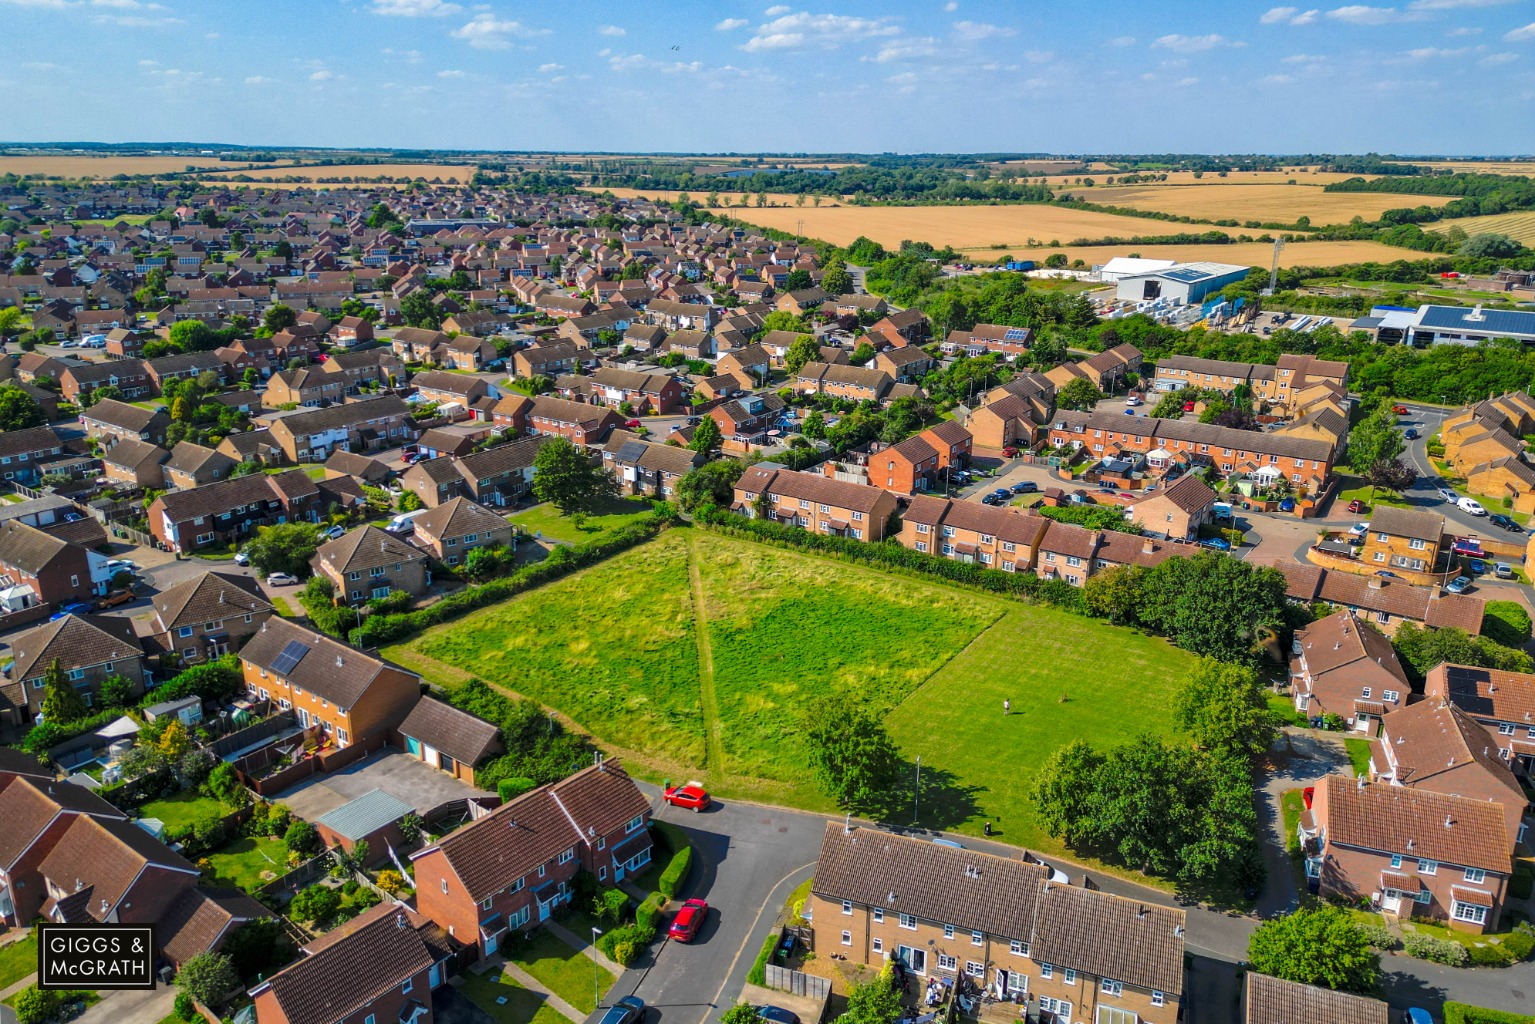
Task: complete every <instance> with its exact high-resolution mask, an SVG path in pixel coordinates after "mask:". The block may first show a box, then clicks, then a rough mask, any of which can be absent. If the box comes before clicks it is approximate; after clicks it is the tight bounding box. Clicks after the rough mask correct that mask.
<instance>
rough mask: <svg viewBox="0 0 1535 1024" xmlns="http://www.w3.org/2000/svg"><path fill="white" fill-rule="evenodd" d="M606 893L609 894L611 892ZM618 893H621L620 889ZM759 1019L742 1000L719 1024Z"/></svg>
mask: <svg viewBox="0 0 1535 1024" xmlns="http://www.w3.org/2000/svg"><path fill="white" fill-rule="evenodd" d="M608 891H609V892H611V891H612V890H608ZM618 891H619V892H623V890H622V889H620V890H618ZM615 909H617V910H618V911H619V913H622V912H623V908H622V907H618V908H615ZM761 1019H762V1018H761V1017H759V1016H758V1015H757V1008H756V1007H754V1006H752V1004H751V1003H748V1002H747V1001H746V1000H744V999H742V1000H741V1001H740V1002H738V1003H736V1004H735V1005H734V1006H732V1007H731V1008H730V1009H728V1010H726V1011H725V1012H724V1013H722V1014H721V1015H720V1024H758V1022H759V1021H760V1020H761Z"/></svg>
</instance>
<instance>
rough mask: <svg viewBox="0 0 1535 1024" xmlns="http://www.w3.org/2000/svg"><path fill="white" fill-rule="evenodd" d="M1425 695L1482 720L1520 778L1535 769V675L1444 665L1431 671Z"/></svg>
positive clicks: (1424, 687)
mask: <svg viewBox="0 0 1535 1024" xmlns="http://www.w3.org/2000/svg"><path fill="white" fill-rule="evenodd" d="M1423 693H1424V695H1425V696H1426V697H1428V698H1429V699H1430V700H1449V701H1452V702H1454V704H1455V706H1456V707H1457V708H1459V709H1460V710H1461V711H1463V712H1465V714H1467V715H1469V716H1470V717H1471V718H1472V719H1474V720H1475V721H1476V722H1478V723H1479V724H1480V725H1481V726H1482V728H1483V729H1485V730H1486V732H1487V736H1488V738H1489V739H1490V740H1491V741H1492V743H1493V745H1494V749H1495V750H1496V751H1497V755H1498V757H1500V758H1502V759H1503V761H1504V762H1505V763H1506V764H1507V765H1508V766H1509V768H1510V769H1511V770H1512V771H1513V772H1514V774H1515V775H1520V776H1525V777H1528V776H1529V774H1530V772H1531V770H1532V769H1535V675H1532V674H1529V673H1526V672H1504V671H1502V670H1500V669H1491V668H1475V667H1473V666H1470V665H1451V664H1448V663H1443V664H1439V665H1435V666H1434V667H1433V668H1431V669H1429V671H1428V677H1427V678H1426V679H1425V680H1424V681H1423Z"/></svg>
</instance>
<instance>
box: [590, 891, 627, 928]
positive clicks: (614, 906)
mask: <svg viewBox="0 0 1535 1024" xmlns="http://www.w3.org/2000/svg"><path fill="white" fill-rule="evenodd" d="M628 906H629V897H628V895H626V894H625V893H624V891H623V890H622V889H620V888H619V887H618V886H616V885H610V886H605V887H604V888H603V889H602V891H601V892H599V893H598V894H597V895H596V896H595V897H594V898H593V899H592V914H593V916H595V917H596V918H597V920H599V921H611V922H613V923H614V924H617V923H618V922H620V921H622V920H623V919H624V910H625V909H627V908H628Z"/></svg>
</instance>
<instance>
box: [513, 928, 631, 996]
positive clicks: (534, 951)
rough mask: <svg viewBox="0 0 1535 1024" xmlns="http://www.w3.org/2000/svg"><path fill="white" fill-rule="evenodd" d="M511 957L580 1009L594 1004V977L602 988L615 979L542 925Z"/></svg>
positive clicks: (609, 984) (605, 987) (552, 990)
mask: <svg viewBox="0 0 1535 1024" xmlns="http://www.w3.org/2000/svg"><path fill="white" fill-rule="evenodd" d="M512 961H513V963H515V964H516V965H517V966H518V967H521V968H522V969H523V970H525V971H527V972H528V973H529V974H531V975H533V977H535V978H537V979H538V980H539V981H540V982H542V983H543V984H544V985H545V986H547V987H548V989H549V991H551V992H553V993H554V994H555V995H557V996H559V997H560V998H561V999H563V1000H565V1001H566V1002H567V1003H569V1004H570V1005H571V1006H574V1007H575V1008H576V1009H578V1010H580V1011H582V1012H583V1013H591V1012H592V1011H593V1010H595V1009H596V1008H597V1003H596V1000H595V999H594V997H593V992H592V987H593V981H594V980H599V981H600V982H601V988H602V991H604V992H606V991H607V990H608V988H609V986H611V985H612V984H613V982H615V981H617V980H618V979H616V978H615V977H613V975H612V974H611V973H609V972H608V971H607V970H606V969H604V968H603V967H600V966H599V965H598V964H597V962H596V961H595V960H593V959H591V958H590V957H588V956H586V955H585V954H584V953H581V952H578V951H577V950H575V949H572V948H571V947H570V946H569V945H568V944H567V943H566V942H565V940H564V939H561V938H560V937H559V936H557V935H555V934H554V933H553V932H551V931H549V930H548V929H546V928H540V929H538V930H536V931H535V932H533V934H532V935H531V936H530V937H529V940H528V942H527V943H526V944H525V945H523V946H522V947H521V948H520V949H518V950H517V953H516V955H515V956H514V957H513V958H512Z"/></svg>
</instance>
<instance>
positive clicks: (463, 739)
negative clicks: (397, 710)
mask: <svg viewBox="0 0 1535 1024" xmlns="http://www.w3.org/2000/svg"><path fill="white" fill-rule="evenodd" d="M399 734H400V740H401V742H400V746H401V747H403V748H404V750H405V752H406V753H407V754H409V755H410V756H411V757H414V758H418V759H420V760H422V761H424V762H426V763H427V764H429V765H431V766H432V767H433V768H437V769H439V770H441V771H445V772H447V773H448V774H449V775H451V776H453V777H454V778H455V779H459V780H461V781H463V782H465V783H467V784H468V785H471V786H472V785H474V769H475V767H476V766H477V765H481V764H484V763H485V762H486V761H487V760H489V759H490V758H493V757H495V756H497V755H498V754H501V753H503V752H505V750H506V748H505V746H504V745H503V744H502V742H501V730H500V729H498V728H496V727H495V726H494V725H492V724H491V723H489V722H487V721H485V720H484V719H483V718H477V717H475V716H474V715H471V714H470V713H469V712H467V711H460V710H459V709H458V708H456V707H454V706H453V705H452V704H449V703H447V702H446V701H441V700H436V699H435V698H432V697H426V696H423V697H422V698H421V699H420V700H419V701H417V702H416V706H415V707H414V708H412V709H411V712H410V714H408V715H406V716H405V721H403V722H401V723H400V728H399Z"/></svg>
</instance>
